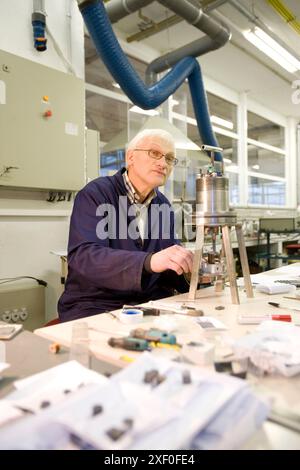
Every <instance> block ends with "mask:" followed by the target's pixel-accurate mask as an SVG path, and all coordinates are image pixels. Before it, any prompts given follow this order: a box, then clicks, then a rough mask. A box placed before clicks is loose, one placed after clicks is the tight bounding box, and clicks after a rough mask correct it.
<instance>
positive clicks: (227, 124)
mask: <svg viewBox="0 0 300 470" xmlns="http://www.w3.org/2000/svg"><path fill="white" fill-rule="evenodd" d="M210 120H211V122H213V123H214V124H218V125H219V126H222V127H226V128H227V129H231V130H232V129H233V122H231V121H226V119H222V118H220V117H218V116H211V118H210Z"/></svg>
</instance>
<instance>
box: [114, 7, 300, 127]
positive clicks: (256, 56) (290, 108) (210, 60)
mask: <svg viewBox="0 0 300 470" xmlns="http://www.w3.org/2000/svg"><path fill="white" fill-rule="evenodd" d="M194 3H198V4H199V5H201V3H202V2H201V1H199V2H197V0H195V1H194ZM239 3H240V4H242V5H243V6H245V7H246V8H247V9H248V10H249V11H250V12H252V13H253V14H255V15H256V16H257V17H259V19H260V20H262V21H263V22H264V23H265V24H266V25H267V26H268V27H269V28H271V29H272V30H273V32H274V33H275V34H276V35H277V36H278V37H279V38H280V39H281V40H282V41H284V42H285V43H286V44H287V45H288V46H289V47H290V48H291V49H293V50H294V51H295V54H296V55H297V54H299V56H300V35H298V34H297V33H296V32H295V31H294V30H293V29H292V28H290V27H289V26H288V25H287V24H285V23H284V21H283V20H282V18H281V17H279V16H278V15H277V14H276V12H275V11H274V10H273V8H272V7H271V6H270V5H269V4H268V3H267V1H266V0H240V1H239ZM284 3H285V4H286V5H287V7H288V8H290V9H291V10H292V11H293V13H294V14H295V15H296V16H297V17H298V18H299V19H300V1H299V0H284ZM213 13H214V14H216V15H218V17H219V18H220V19H223V20H225V21H226V22H227V23H228V25H229V26H230V29H231V31H232V40H231V42H230V43H228V44H227V45H226V46H225V47H223V48H222V49H220V50H218V51H214V52H210V53H209V54H207V55H205V56H203V57H201V58H200V63H201V65H202V68H203V71H204V74H205V75H207V76H208V77H211V78H214V79H215V80H217V81H219V82H221V83H222V84H224V85H226V86H228V87H230V88H232V89H234V90H236V91H239V92H242V91H246V92H247V93H248V95H249V96H250V98H252V99H254V100H256V101H258V102H260V103H261V104H265V105H266V106H267V107H270V108H271V109H273V110H274V111H277V112H280V113H283V114H285V115H286V116H293V117H296V118H300V105H295V104H293V103H292V99H291V96H292V91H293V90H292V82H293V81H294V80H296V79H300V73H298V74H290V73H289V72H286V71H285V70H284V69H283V68H281V67H280V66H278V65H277V64H276V63H275V62H273V61H272V60H271V59H269V58H268V57H267V56H266V55H265V54H263V53H262V52H260V51H259V50H258V49H257V48H255V47H254V46H253V45H252V44H250V43H249V42H248V41H247V40H246V39H245V38H244V37H243V35H242V34H241V32H242V31H243V30H246V29H249V28H250V27H251V26H252V24H251V23H250V22H249V20H248V19H247V18H245V17H244V16H243V15H242V14H241V13H240V12H238V11H237V10H236V9H235V8H234V7H233V6H232V5H230V4H229V3H226V4H224V5H222V6H221V7H219V8H217V9H215V10H214V11H213ZM142 14H143V15H144V16H147V17H149V18H150V19H151V20H153V21H155V22H159V21H162V20H164V19H166V18H167V17H169V16H172V15H173V13H172V12H170V11H169V10H167V9H165V8H164V7H162V6H161V5H160V4H159V3H158V2H156V1H155V2H153V3H152V4H151V5H149V6H148V7H146V8H143V9H142ZM141 23H143V21H142V20H141V18H140V17H139V16H138V13H135V14H132V15H129V16H127V17H126V18H124V19H122V20H121V21H119V22H118V23H117V24H116V25H114V29H115V30H116V31H120V32H121V34H122V35H123V37H124V35H125V37H129V36H131V35H132V34H134V33H136V32H138V31H139V30H140V28H139V26H138V25H139V24H141ZM201 35H202V33H201V32H200V31H199V30H198V29H196V28H195V27H193V26H191V25H189V24H188V23H186V22H185V21H182V22H180V23H178V24H176V25H174V26H171V27H169V28H168V29H167V30H165V31H162V32H159V33H157V34H155V35H153V36H151V37H149V38H147V39H144V40H142V41H140V42H136V43H135V44H136V45H137V47H139V45H140V44H144V45H147V46H149V47H151V48H152V49H154V50H155V51H156V53H157V55H161V54H164V53H166V52H168V51H170V50H174V49H177V48H178V47H181V46H183V45H185V44H187V43H189V42H191V41H193V40H195V39H197V38H199V37H201Z"/></svg>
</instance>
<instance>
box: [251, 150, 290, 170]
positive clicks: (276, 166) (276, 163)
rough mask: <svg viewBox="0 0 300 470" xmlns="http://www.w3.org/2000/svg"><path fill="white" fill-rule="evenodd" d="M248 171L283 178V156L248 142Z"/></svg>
mask: <svg viewBox="0 0 300 470" xmlns="http://www.w3.org/2000/svg"><path fill="white" fill-rule="evenodd" d="M248 171H255V172H258V173H264V174H265V175H271V176H279V177H280V178H284V177H285V156H284V155H279V154H278V153H274V152H270V150H265V149H262V148H259V147H256V146H255V145H251V144H249V145H248Z"/></svg>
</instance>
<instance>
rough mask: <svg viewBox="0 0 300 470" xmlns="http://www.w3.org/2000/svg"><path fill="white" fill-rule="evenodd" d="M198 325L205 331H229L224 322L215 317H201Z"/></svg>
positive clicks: (197, 320) (198, 319)
mask: <svg viewBox="0 0 300 470" xmlns="http://www.w3.org/2000/svg"><path fill="white" fill-rule="evenodd" d="M196 322H197V323H198V325H200V326H201V328H203V329H204V330H207V331H208V330H215V331H217V330H220V331H221V330H228V328H227V326H226V325H224V323H223V322H221V321H220V320H218V319H217V318H214V317H199V318H197V319H196Z"/></svg>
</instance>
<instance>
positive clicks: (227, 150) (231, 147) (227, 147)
mask: <svg viewBox="0 0 300 470" xmlns="http://www.w3.org/2000/svg"><path fill="white" fill-rule="evenodd" d="M217 137H218V141H219V145H220V147H221V148H223V149H224V152H223V158H224V163H225V167H227V166H232V165H234V166H236V165H237V164H238V150H237V147H238V141H237V140H235V139H231V137H226V136H225V135H220V134H218V135H217Z"/></svg>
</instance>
